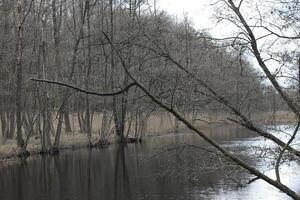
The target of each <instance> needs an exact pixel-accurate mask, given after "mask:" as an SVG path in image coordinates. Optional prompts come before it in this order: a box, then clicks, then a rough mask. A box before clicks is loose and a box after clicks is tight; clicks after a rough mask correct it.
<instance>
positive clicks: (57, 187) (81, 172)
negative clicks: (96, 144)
mask: <svg viewBox="0 0 300 200" xmlns="http://www.w3.org/2000/svg"><path fill="white" fill-rule="evenodd" d="M210 131H211V132H210V133H209V134H211V135H212V136H214V137H215V139H217V140H218V141H221V142H222V141H223V142H225V143H226V142H230V145H243V144H245V143H247V142H248V143H249V141H251V139H252V138H251V137H253V135H252V134H250V133H247V132H245V131H243V130H240V129H234V128H228V129H226V128H220V129H219V128H216V129H214V130H210ZM220 133H222V134H220ZM183 142H184V143H190V144H198V145H202V146H205V145H206V144H205V143H204V142H203V141H202V140H201V139H199V138H198V137H197V136H195V135H191V134H187V135H186V134H182V133H178V134H176V135H175V136H174V135H169V136H162V137H153V138H149V139H147V140H146V141H145V143H143V144H128V145H111V146H110V147H108V148H106V149H99V150H96V149H93V150H87V149H86V150H78V151H65V152H63V153H61V154H60V155H59V156H38V157H35V158H30V159H29V160H27V161H26V162H20V163H17V164H14V165H10V166H8V167H1V168H0V199H1V200H85V199H86V200H101V199H103V200H142V199H145V200H165V199H170V200H181V199H182V200H183V199H192V200H193V199H243V200H246V199H258V198H262V199H264V197H266V195H272V198H273V199H276V197H278V198H277V199H288V198H287V197H286V196H285V195H283V194H280V193H279V192H278V191H277V190H276V189H273V188H272V187H269V186H268V185H266V184H265V183H263V182H261V181H257V182H255V183H253V184H252V185H250V186H248V187H245V188H236V187H235V185H234V184H232V182H230V181H229V180H228V179H226V177H224V174H223V173H222V171H211V170H198V168H196V167H197V166H196V167H195V166H194V167H193V166H191V169H188V168H189V166H188V167H186V166H185V165H184V164H183V163H184V162H183V160H187V161H189V162H190V163H191V164H194V163H197V162H198V161H202V160H203V159H204V158H207V157H209V155H206V154H205V153H202V154H200V153H199V152H198V150H195V149H186V150H185V151H181V150H180V149H175V150H174V151H171V152H165V153H158V154H156V152H161V150H162V149H163V148H164V147H165V146H167V145H174V144H179V143H183ZM153 155H155V156H153ZM192 169H193V170H194V171H196V173H197V176H198V180H197V182H192V181H191V180H190V176H191V174H192ZM296 169H299V165H297V166H296V168H295V170H296ZM239 176H240V175H239ZM294 177H295V176H294ZM289 181H291V185H294V187H295V188H296V190H299V189H300V188H299V183H300V180H299V176H298V178H297V176H296V178H293V177H292V176H291V178H290V180H289Z"/></svg>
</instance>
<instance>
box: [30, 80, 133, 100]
mask: <svg viewBox="0 0 300 200" xmlns="http://www.w3.org/2000/svg"><path fill="white" fill-rule="evenodd" d="M30 80H31V81H36V82H42V83H49V84H55V85H60V86H63V87H67V88H71V89H73V90H76V91H78V92H83V93H85V94H89V95H95V96H116V95H119V94H122V93H124V92H126V91H128V90H129V89H130V88H131V87H133V86H135V85H136V83H130V84H129V85H127V86H126V87H124V88H123V89H121V90H119V91H115V92H102V93H101V92H95V91H89V90H86V89H83V88H80V87H77V86H74V85H69V84H66V83H62V82H59V81H52V80H45V79H36V78H31V79H30Z"/></svg>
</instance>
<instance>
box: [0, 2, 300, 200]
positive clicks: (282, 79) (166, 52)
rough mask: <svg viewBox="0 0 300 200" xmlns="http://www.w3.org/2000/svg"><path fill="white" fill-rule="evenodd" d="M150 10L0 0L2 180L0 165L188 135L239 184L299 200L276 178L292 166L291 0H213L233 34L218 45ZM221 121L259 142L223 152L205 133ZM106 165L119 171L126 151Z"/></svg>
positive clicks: (294, 13) (295, 123)
mask: <svg viewBox="0 0 300 200" xmlns="http://www.w3.org/2000/svg"><path fill="white" fill-rule="evenodd" d="M157 4H158V2H157V1H156V0H153V1H149V0H48V1H47V0H14V1H10V0H1V1H0V132H1V133H0V159H1V161H0V180H1V174H2V173H1V163H6V162H8V161H10V160H21V162H26V159H28V157H30V158H31V157H32V159H35V157H37V156H39V155H40V156H55V158H54V159H56V158H57V157H60V156H64V152H65V151H66V150H68V149H69V150H70V149H73V150H75V149H78V151H81V149H89V150H91V151H92V149H97V151H102V149H103V151H106V150H105V149H109V148H111V146H116V148H119V147H117V146H122V148H129V147H131V146H130V145H143V143H146V144H148V143H147V142H148V141H149V140H151V139H152V138H159V137H166V136H168V135H175V137H176V138H177V136H176V135H179V137H180V134H185V133H187V134H190V133H193V135H196V136H198V137H199V138H201V141H202V140H203V141H205V145H202V143H201V144H200V143H199V144H194V143H193V144H186V142H184V147H183V148H186V147H187V146H190V147H193V148H195V149H202V148H203V149H204V150H203V149H202V150H203V151H206V150H207V151H209V152H211V153H212V154H213V155H212V159H215V161H213V163H219V162H220V163H219V165H221V168H222V169H223V168H225V167H226V166H228V167H231V169H230V171H236V169H238V170H241V171H243V173H246V174H249V175H251V178H249V177H248V178H249V180H247V181H248V183H247V184H246V186H243V187H248V186H247V185H251V184H254V183H255V182H256V181H257V180H258V179H260V180H262V181H264V182H266V183H267V184H269V185H271V186H272V187H273V188H276V189H277V190H279V191H281V192H283V193H284V194H286V196H289V197H290V198H292V199H300V188H299V187H298V186H297V187H293V186H291V185H288V183H286V182H284V181H283V179H284V178H283V177H284V176H285V175H284V174H282V170H281V169H282V168H284V167H283V166H285V165H286V164H287V165H289V164H291V163H296V164H295V165H296V169H297V170H298V171H299V157H300V149H299V139H300V137H299V136H298V129H299V126H300V121H299V117H300V107H299V94H300V84H299V78H300V58H299V43H298V41H299V39H300V35H299V31H298V30H299V25H300V24H299V17H300V15H299V13H300V2H299V1H298V0H286V1H281V0H272V1H267V2H263V3H261V4H257V2H256V4H255V3H254V2H251V1H247V0H239V1H237V0H216V1H214V2H213V3H212V6H213V7H214V9H215V15H216V16H215V18H216V20H217V23H225V22H226V23H230V24H232V25H233V26H234V27H235V29H234V31H233V32H232V35H229V36H226V37H224V38H216V37H214V36H213V35H212V34H210V33H209V32H208V31H205V30H198V29H196V28H194V26H193V23H192V21H191V20H190V18H189V17H188V16H185V17H183V18H182V19H176V18H174V17H173V16H171V15H169V14H168V13H167V12H166V11H164V10H160V9H158V8H157ZM252 15H253V16H252ZM283 125H284V126H287V127H288V128H286V129H282V126H283ZM228 126H230V127H231V126H235V127H238V128H239V129H241V130H243V131H245V132H246V130H247V131H249V132H250V133H249V134H250V135H251V137H254V138H255V137H256V138H260V139H262V141H263V142H262V144H261V145H260V146H259V147H255V148H254V147H253V148H252V147H251V148H247V147H245V148H246V150H244V149H241V148H237V149H231V148H230V147H228V146H226V145H223V143H222V141H219V140H218V139H217V138H216V136H214V135H213V134H212V133H209V132H208V130H213V131H212V132H215V133H214V134H217V137H219V136H221V135H222V128H221V129H216V128H215V127H224V129H223V130H224V135H226V134H227V133H225V132H226V131H225V130H226V128H225V127H228ZM217 130H218V131H217ZM243 131H242V132H241V134H243ZM247 133H248V132H247ZM172 137H173V136H172ZM224 137H225V136H224ZM247 138H248V136H247ZM249 138H250V136H249ZM176 140H177V139H176ZM179 140H181V139H179ZM183 141H184V140H182V142H183ZM270 143H271V144H272V145H270ZM166 145H167V143H166ZM206 145H207V146H206ZM112 148H114V147H112ZM120 148H121V147H120ZM180 148H182V147H180V144H177V145H175V147H167V151H173V150H175V151H176V152H177V149H180ZM208 149H209V150H208ZM253 149H255V150H254V151H255V152H256V155H259V156H257V158H255V162H257V161H256V159H258V160H260V161H265V160H268V161H266V162H267V163H268V164H262V165H264V166H269V168H268V170H273V171H272V173H273V174H274V176H270V175H269V174H268V173H265V172H266V171H264V170H261V168H259V166H258V165H255V164H253V162H254V161H253V160H249V158H245V157H244V156H246V155H241V154H242V153H241V152H244V151H245V152H247V153H246V154H247V155H248V154H250V153H249V152H250V151H253ZM83 151H84V150H83ZM118 152H119V150H118ZM120 152H121V153H123V154H126V153H124V149H123V150H120ZM151 153H154V152H151ZM177 153H178V152H177ZM61 154H62V155H61ZM178 154H180V153H178ZM118 155H119V154H118ZM193 155H194V157H195V158H196V157H197V154H196V153H193ZM56 156H57V157H56ZM205 156H207V154H206V155H205ZM205 156H204V157H205ZM104 157H105V156H104ZM88 158H90V157H88ZM198 158H202V157H201V153H199V155H198ZM193 159H194V158H193ZM251 159H252V158H251ZM166 160H168V159H166ZM203 160H205V159H204V158H203ZM49 162H50V161H49ZM116 162H117V163H119V162H120V163H123V164H124V163H125V164H126V162H125V157H124V155H123V157H122V156H121V157H120V156H117V161H116ZM191 162H192V161H191ZM203 162H205V161H203ZM206 164H207V163H206ZM176 165H177V164H176V163H175V168H176ZM178 165H179V164H178ZM201 166H202V167H203V166H204V165H202V164H201ZM213 166H214V164H211V165H210V167H209V169H211V168H214V167H213ZM8 168H9V166H8ZM89 168H91V167H89ZM194 168H195V169H198V170H200V169H199V168H201V167H200V166H198V165H197V166H196V167H194ZM194 168H193V170H195V169H194ZM218 168H220V166H219V167H218ZM233 168H234V169H233ZM185 170H186V169H185ZM187 173H188V172H187ZM298 175H299V174H298ZM124 177H125V176H124ZM42 178H43V177H42ZM45 179H46V178H45ZM297 180H299V177H298V179H297ZM252 182H254V183H252ZM0 183H1V181H0ZM298 183H299V182H298ZM125 185H127V186H128V185H130V184H129V183H125ZM0 186H1V184H0ZM12 187H13V186H12ZM0 193H1V189H0ZM4 197H5V196H3V198H4ZM0 198H1V194H0ZM252 198H255V197H252ZM1 199H2V198H1ZM8 199H9V198H8ZM12 199H21V198H12ZM24 199H26V198H24ZM29 199H30V198H29ZM53 199H54V198H53ZM55 199H60V198H55ZM92 199H93V198H92ZM115 199H116V198H115ZM117 199H123V198H117ZM124 199H127V198H125V197H124ZM128 199H135V198H133V197H130V198H129V197H128ZM152 199H155V198H152ZM196 199H197V198H196ZM266 199H267V198H266Z"/></svg>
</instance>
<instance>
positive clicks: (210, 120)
mask: <svg viewBox="0 0 300 200" xmlns="http://www.w3.org/2000/svg"><path fill="white" fill-rule="evenodd" d="M227 117H230V116H229V115H222V114H207V115H202V116H199V117H198V118H196V120H194V125H195V126H197V127H198V128H200V129H202V130H203V131H206V132H209V131H208V130H209V129H210V128H211V127H212V126H213V127H216V126H224V127H226V126H232V123H231V122H228V121H226V119H227ZM187 118H190V116H187ZM251 118H252V120H253V121H254V122H256V123H258V124H265V125H274V124H290V123H293V122H294V121H295V117H294V115H293V114H292V113H290V112H287V111H278V112H276V113H275V115H274V113H271V112H269V113H266V112H265V113H259V114H255V115H253V116H251ZM97 121H101V120H99V119H98V120H97ZM98 126H99V125H98ZM97 128H99V127H95V129H97ZM74 130H76V129H74ZM186 131H188V128H186V126H185V125H184V124H182V123H181V122H178V121H176V120H175V118H174V117H173V116H171V115H170V114H168V113H156V114H153V115H151V116H150V118H149V119H148V121H147V128H146V132H145V133H144V135H143V139H147V137H155V136H162V135H167V134H173V133H175V132H186ZM97 132H98V131H96V130H95V131H93V133H94V134H92V138H91V142H92V144H95V143H97V141H99V134H97ZM53 140H54V138H52V141H53ZM109 142H110V143H117V137H116V136H114V135H112V136H111V137H110V138H109ZM88 144H89V141H88V138H87V135H86V134H82V133H79V132H78V131H74V132H73V133H63V134H62V135H61V142H60V147H59V150H64V149H79V148H87V147H88ZM27 150H28V151H29V152H30V155H37V154H42V153H44V152H41V144H40V139H39V137H38V136H32V137H31V138H30V140H29V143H28V146H27ZM17 155H18V147H17V144H16V140H14V139H8V140H6V141H1V138H0V160H2V161H3V160H7V159H12V158H16V157H17Z"/></svg>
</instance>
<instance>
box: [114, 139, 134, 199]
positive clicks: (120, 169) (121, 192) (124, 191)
mask: <svg viewBox="0 0 300 200" xmlns="http://www.w3.org/2000/svg"><path fill="white" fill-rule="evenodd" d="M125 148H126V145H125V144H120V145H119V146H118V149H117V153H116V164H115V174H114V189H115V193H114V195H115V196H114V199H115V200H118V199H128V200H130V199H131V191H130V183H129V177H128V171H127V166H126V160H125Z"/></svg>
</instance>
